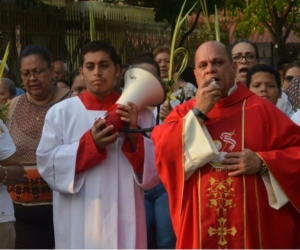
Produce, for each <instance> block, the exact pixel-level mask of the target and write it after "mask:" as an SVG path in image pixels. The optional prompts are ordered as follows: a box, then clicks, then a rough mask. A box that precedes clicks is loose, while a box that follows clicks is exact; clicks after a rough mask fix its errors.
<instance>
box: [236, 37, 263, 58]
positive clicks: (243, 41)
mask: <svg viewBox="0 0 300 250" xmlns="http://www.w3.org/2000/svg"><path fill="white" fill-rule="evenodd" d="M239 43H248V44H250V45H251V46H252V47H253V48H254V50H255V54H256V59H257V61H258V60H259V54H258V48H257V46H256V44H255V43H253V42H251V41H250V40H248V39H237V40H235V42H234V43H233V44H231V46H230V53H231V54H232V49H233V48H234V47H235V45H237V44H239Z"/></svg>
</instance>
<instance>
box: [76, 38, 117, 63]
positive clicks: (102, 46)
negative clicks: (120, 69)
mask: <svg viewBox="0 0 300 250" xmlns="http://www.w3.org/2000/svg"><path fill="white" fill-rule="evenodd" d="M97 51H103V52H105V53H107V54H108V55H109V57H110V59H111V60H112V61H113V62H114V64H115V65H116V64H118V63H119V57H118V54H117V52H116V50H115V48H114V47H113V46H112V45H110V44H109V43H107V42H105V41H92V42H89V43H88V44H86V45H85V46H84V47H83V48H82V50H81V52H80V55H79V63H80V65H81V66H82V65H83V62H84V56H85V55H86V54H87V53H90V52H97Z"/></svg>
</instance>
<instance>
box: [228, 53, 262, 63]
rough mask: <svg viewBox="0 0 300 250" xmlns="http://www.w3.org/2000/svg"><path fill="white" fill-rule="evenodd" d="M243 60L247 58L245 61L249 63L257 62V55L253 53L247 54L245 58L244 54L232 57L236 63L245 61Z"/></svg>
mask: <svg viewBox="0 0 300 250" xmlns="http://www.w3.org/2000/svg"><path fill="white" fill-rule="evenodd" d="M243 58H245V60H246V61H247V62H249V63H252V62H255V61H256V59H257V58H256V55H255V54H253V53H247V54H246V55H245V56H243V55H242V54H234V55H232V60H233V61H234V62H240V61H242V60H243Z"/></svg>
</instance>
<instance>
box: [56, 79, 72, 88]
mask: <svg viewBox="0 0 300 250" xmlns="http://www.w3.org/2000/svg"><path fill="white" fill-rule="evenodd" d="M58 82H63V83H64V84H66V85H67V86H69V87H71V84H70V82H69V81H67V80H65V79H59V80H56V81H55V85H57V83H58Z"/></svg>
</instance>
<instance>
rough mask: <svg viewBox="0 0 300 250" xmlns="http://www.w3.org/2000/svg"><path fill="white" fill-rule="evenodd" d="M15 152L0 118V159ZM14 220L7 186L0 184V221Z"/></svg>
mask: <svg viewBox="0 0 300 250" xmlns="http://www.w3.org/2000/svg"><path fill="white" fill-rule="evenodd" d="M15 152H16V147H15V145H14V143H13V141H12V139H11V137H10V135H9V133H8V129H7V127H6V126H5V125H4V123H3V121H2V120H0V160H5V159H7V158H8V157H10V156H11V155H13V154H14V153H15ZM1 171H2V170H1ZM9 221H15V216H14V207H13V203H12V200H11V198H10V196H9V194H8V192H7V187H6V186H5V185H1V184H0V223H4V222H9Z"/></svg>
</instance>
